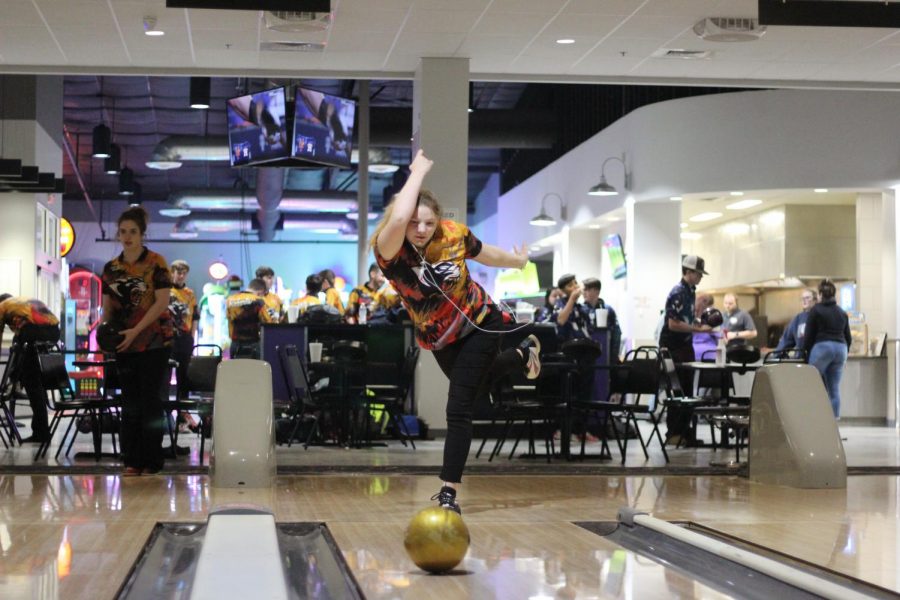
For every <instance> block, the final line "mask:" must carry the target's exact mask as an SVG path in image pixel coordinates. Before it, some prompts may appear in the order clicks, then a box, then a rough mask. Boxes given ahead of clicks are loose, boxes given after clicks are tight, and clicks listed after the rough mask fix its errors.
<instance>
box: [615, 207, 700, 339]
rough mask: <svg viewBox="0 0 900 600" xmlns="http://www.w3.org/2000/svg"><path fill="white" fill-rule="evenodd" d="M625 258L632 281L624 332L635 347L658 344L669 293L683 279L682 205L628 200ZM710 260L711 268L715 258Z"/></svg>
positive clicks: (628, 283) (630, 280)
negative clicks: (661, 319) (660, 318)
mask: <svg viewBox="0 0 900 600" xmlns="http://www.w3.org/2000/svg"><path fill="white" fill-rule="evenodd" d="M625 215H626V233H625V258H626V260H627V264H628V280H627V282H626V284H625V287H626V290H625V297H626V306H624V307H623V309H624V310H621V309H620V310H619V314H621V315H623V316H624V318H622V321H623V323H622V331H623V333H625V335H626V336H627V338H628V340H629V343H630V344H631V347H636V346H639V345H644V344H655V343H656V341H655V340H654V339H653V334H654V331H655V330H656V324H657V322H658V321H659V314H660V311H661V310H663V309H664V308H665V304H666V296H668V294H669V290H671V289H672V286H674V285H675V284H676V283H678V280H679V279H680V278H681V227H680V223H681V204H679V203H676V202H670V201H668V200H667V201H664V202H638V203H635V202H634V201H633V200H632V199H630V198H629V199H628V200H627V201H626V202H625ZM704 258H706V259H707V263H706V264H707V270H709V269H712V268H715V261H713V262H712V263H710V261H709V259H710V258H711V257H704Z"/></svg>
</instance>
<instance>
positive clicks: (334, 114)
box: [291, 87, 356, 168]
mask: <svg viewBox="0 0 900 600" xmlns="http://www.w3.org/2000/svg"><path fill="white" fill-rule="evenodd" d="M294 104H295V108H294V136H293V143H292V144H291V157H292V158H296V159H301V160H307V161H311V162H314V163H319V164H323V165H330V166H334V167H344V168H349V167H350V155H351V153H352V151H353V127H354V122H355V121H354V120H355V118H356V102H354V101H353V100H350V99H348V98H341V97H339V96H332V95H331V94H325V93H323V92H318V91H315V90H311V89H308V88H304V87H297V88H296V89H295V93H294Z"/></svg>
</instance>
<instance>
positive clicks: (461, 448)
mask: <svg viewBox="0 0 900 600" xmlns="http://www.w3.org/2000/svg"><path fill="white" fill-rule="evenodd" d="M481 327H483V328H484V329H490V330H493V331H497V330H500V329H501V328H502V327H503V323H502V321H501V319H500V317H499V315H495V314H492V315H491V316H490V317H488V318H487V319H485V322H484V323H483V324H482V325H481ZM433 354H434V358H435V360H437V363H438V366H440V367H441V371H443V372H444V375H446V376H447V378H448V379H449V380H450V391H449V393H448V395H447V440H446V441H445V442H444V464H443V468H442V469H441V475H440V477H441V481H449V482H451V483H459V482H460V481H462V473H463V469H464V468H465V466H466V458H468V456H469V447H470V446H471V445H472V413H473V411H474V409H475V398H476V397H478V395H479V394H482V393H485V392H486V391H487V390H489V389H490V385H491V384H492V383H493V382H494V381H496V380H497V379H499V378H500V377H503V376H504V375H506V374H507V373H510V372H512V371H513V370H515V369H522V368H524V367H525V365H526V364H527V362H528V359H527V356H526V357H523V356H522V355H521V354H520V353H519V351H518V350H517V349H516V348H510V349H508V350H504V351H503V352H502V353H501V352H500V334H497V333H484V332H483V331H478V330H475V331H473V332H472V333H470V334H469V335H467V336H465V337H463V338H462V339H459V340H456V341H455V342H453V343H452V344H450V345H448V346H445V347H444V348H441V349H440V350H435V351H434V352H433Z"/></svg>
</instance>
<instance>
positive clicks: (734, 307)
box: [722, 294, 757, 346]
mask: <svg viewBox="0 0 900 600" xmlns="http://www.w3.org/2000/svg"><path fill="white" fill-rule="evenodd" d="M722 304H723V305H724V307H725V323H723V324H722V331H724V332H725V342H726V343H727V344H728V345H729V346H744V345H746V344H747V340H752V339H754V338H756V336H757V332H756V325H755V324H754V323H753V319H752V318H751V317H750V315H748V314H747V313H745V312H744V311H742V310H741V309H740V308H739V307H738V301H737V297H735V295H734V294H725V300H724V302H723V303H722Z"/></svg>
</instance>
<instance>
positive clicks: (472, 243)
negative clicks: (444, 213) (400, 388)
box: [375, 220, 507, 350]
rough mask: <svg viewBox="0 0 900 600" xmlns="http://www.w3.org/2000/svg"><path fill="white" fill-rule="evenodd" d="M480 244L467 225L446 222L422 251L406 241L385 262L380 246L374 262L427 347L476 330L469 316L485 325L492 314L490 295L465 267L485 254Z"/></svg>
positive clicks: (449, 342) (422, 342) (420, 340)
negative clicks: (468, 259) (473, 259)
mask: <svg viewBox="0 0 900 600" xmlns="http://www.w3.org/2000/svg"><path fill="white" fill-rule="evenodd" d="M481 246H482V244H481V240H479V239H478V238H477V237H475V235H474V234H473V233H472V232H471V231H469V228H468V227H466V226H465V225H462V224H460V223H456V222H454V221H446V220H445V221H441V223H440V225H439V227H438V228H437V230H436V231H435V234H434V237H433V238H432V239H431V241H430V242H428V245H427V246H426V247H425V250H424V253H423V254H419V251H418V250H416V248H414V247H413V246H412V244H410V243H409V242H408V241H407V240H406V239H404V240H403V245H402V246H401V247H400V251H399V252H398V253H397V255H396V256H394V257H393V258H392V259H390V260H385V259H384V258H383V257H382V256H381V254H380V253H379V252H378V247H377V246H376V248H375V260H376V261H377V262H378V266H379V267H381V271H382V272H383V273H384V275H385V277H387V278H388V279H389V280H390V282H391V284H392V285H393V286H394V289H396V290H397V292H398V293H399V294H400V299H401V301H402V302H403V306H405V307H406V310H407V311H408V312H409V316H410V318H411V319H412V322H413V326H414V327H415V330H416V341H417V342H418V343H419V346H421V347H422V348H424V349H425V350H440V349H441V348H443V347H445V346H447V345H448V344H451V343H453V342H455V341H456V340H457V339H459V338H461V337H462V336H464V335H466V334H467V333H469V332H470V331H472V330H473V329H474V327H472V326H471V325H470V323H469V321H468V320H467V319H466V317H468V319H471V320H472V321H474V322H475V323H476V324H479V325H480V324H481V323H482V322H483V321H484V320H485V319H486V318H487V316H488V314H489V313H490V311H491V305H492V304H493V302H492V300H491V298H490V296H488V294H487V292H485V291H484V289H483V288H482V287H481V286H480V285H478V284H477V283H476V282H475V281H473V280H472V278H471V277H470V276H469V268H468V266H466V259H467V258H475V257H476V256H478V254H479V253H481ZM423 257H424V260H423ZM460 311H462V313H464V314H465V317H464V316H463V315H462V314H460ZM506 319H507V317H506V315H505V313H504V321H506Z"/></svg>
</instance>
